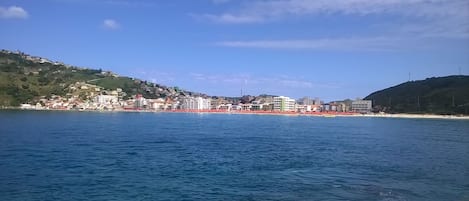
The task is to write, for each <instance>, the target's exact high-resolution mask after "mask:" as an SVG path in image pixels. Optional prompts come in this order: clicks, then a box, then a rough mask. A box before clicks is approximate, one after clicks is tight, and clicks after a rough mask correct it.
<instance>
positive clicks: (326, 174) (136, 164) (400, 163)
mask: <svg viewBox="0 0 469 201" xmlns="http://www.w3.org/2000/svg"><path fill="white" fill-rule="evenodd" d="M0 200H5V201H16V200H18V201H19V200H21V201H28V200H295V201H296V200H367V201H368V200H370V201H374V200H376V201H405V200H409V201H413V200H416V201H420V200H422V201H432V200H435V201H436V200H437V201H467V200H469V121H468V120H451V119H450V120H448V119H399V118H367V117H335V118H326V117H313V116H281V115H247V114H207V113H163V112H160V113H146V112H121V113H119V112H59V111H0Z"/></svg>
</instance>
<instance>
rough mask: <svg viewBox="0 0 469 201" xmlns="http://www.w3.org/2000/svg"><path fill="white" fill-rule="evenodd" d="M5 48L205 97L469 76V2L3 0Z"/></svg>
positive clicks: (0, 27)
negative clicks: (205, 95)
mask: <svg viewBox="0 0 469 201" xmlns="http://www.w3.org/2000/svg"><path fill="white" fill-rule="evenodd" d="M0 49H7V50H20V51H23V52H25V53H27V54H31V55H35V56H41V57H45V58H49V59H51V60H54V61H62V62H64V63H66V64H71V65H75V66H80V67H88V68H96V69H98V68H101V69H103V70H110V71H113V72H116V73H118V74H120V75H123V76H131V77H136V78H140V79H144V80H148V81H152V82H155V83H159V84H163V85H166V86H178V87H180V88H183V89H186V90H190V91H196V92H202V93H205V94H208V95H220V96H240V95H241V94H243V95H248V94H249V95H259V94H272V95H284V96H290V97H293V98H300V97H303V96H309V97H319V98H321V99H323V100H328V101H332V100H342V99H346V98H351V99H355V98H363V97H365V96H367V95H368V94H370V93H372V92H374V91H376V90H381V89H384V88H387V87H391V86H393V85H397V84H400V83H402V82H406V81H408V80H409V79H410V80H420V79H425V78H429V77H438V76H447V75H456V74H465V75H467V74H469V0H191V1H187V0H41V1H37V0H2V1H0Z"/></svg>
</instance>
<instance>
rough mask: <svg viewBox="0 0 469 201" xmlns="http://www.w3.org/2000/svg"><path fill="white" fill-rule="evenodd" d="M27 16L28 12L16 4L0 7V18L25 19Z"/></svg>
mask: <svg viewBox="0 0 469 201" xmlns="http://www.w3.org/2000/svg"><path fill="white" fill-rule="evenodd" d="M28 16H29V15H28V12H26V11H25V10H24V9H23V8H21V7H18V6H10V7H8V8H5V7H0V18H3V19H26V18H28Z"/></svg>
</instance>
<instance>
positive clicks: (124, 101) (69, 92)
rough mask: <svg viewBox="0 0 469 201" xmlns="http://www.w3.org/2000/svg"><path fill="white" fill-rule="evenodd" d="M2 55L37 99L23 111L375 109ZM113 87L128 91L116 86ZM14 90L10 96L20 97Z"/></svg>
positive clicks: (24, 103)
mask: <svg viewBox="0 0 469 201" xmlns="http://www.w3.org/2000/svg"><path fill="white" fill-rule="evenodd" d="M0 53H1V54H2V55H3V57H5V58H4V59H3V60H2V63H4V64H5V65H6V67H7V68H6V69H5V71H6V72H16V73H17V74H16V76H19V77H20V78H19V80H18V83H19V84H18V85H21V88H17V89H18V90H21V91H25V92H27V93H29V94H32V95H34V97H31V99H28V100H27V101H22V102H19V108H20V109H29V110H80V111H183V112H253V113H344V114H347V113H361V114H366V113H370V112H371V111H372V101H371V100H361V99H356V100H350V99H347V100H343V101H332V102H324V101H322V100H320V99H319V98H310V97H303V98H300V99H298V100H295V99H293V98H290V97H287V96H276V95H259V96H251V95H243V94H242V95H241V97H223V96H209V95H206V94H202V93H196V92H190V91H184V90H181V89H179V88H177V87H166V86H163V85H159V84H155V83H150V82H147V81H143V80H139V79H134V78H128V77H121V76H119V75H117V74H115V73H113V72H111V71H102V70H101V69H99V70H94V69H89V68H83V67H75V66H71V65H67V64H65V63H63V62H59V61H52V60H50V59H47V58H43V57H38V56H31V55H28V54H25V53H23V52H21V51H9V50H1V52H0ZM77 76H81V77H80V78H79V79H76V80H77V81H74V82H70V81H67V79H71V78H73V77H77ZM28 77H29V78H28ZM35 80H36V81H37V82H36V81H35ZM106 82H107V83H106ZM99 83H100V84H99ZM109 83H114V84H116V85H117V86H122V87H114V88H113V87H111V86H110V85H108V84H109ZM11 87H13V88H14V87H15V86H11ZM11 87H10V88H11ZM32 87H35V88H36V89H37V90H42V89H47V88H54V87H55V88H57V90H56V91H55V92H54V91H50V90H49V91H48V92H39V93H33V92H31V88H32ZM10 91H11V92H7V93H10V94H13V95H15V94H16V93H17V92H15V91H14V90H10ZM4 102H5V101H4ZM6 102H7V103H8V101H6Z"/></svg>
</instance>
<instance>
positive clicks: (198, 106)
mask: <svg viewBox="0 0 469 201" xmlns="http://www.w3.org/2000/svg"><path fill="white" fill-rule="evenodd" d="M180 107H181V109H183V110H210V108H211V100H210V99H208V98H202V97H185V98H182V99H181V105H180Z"/></svg>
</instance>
